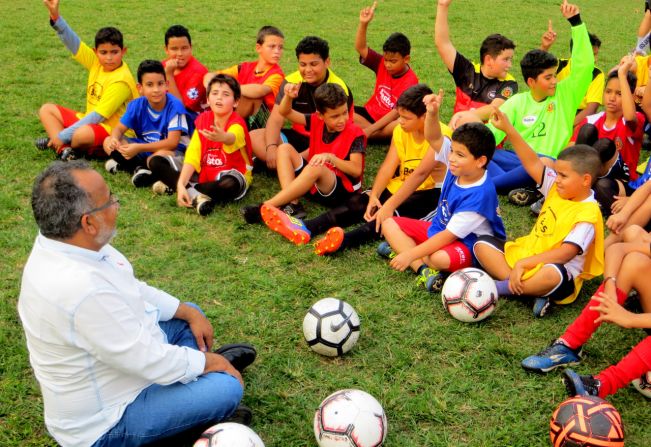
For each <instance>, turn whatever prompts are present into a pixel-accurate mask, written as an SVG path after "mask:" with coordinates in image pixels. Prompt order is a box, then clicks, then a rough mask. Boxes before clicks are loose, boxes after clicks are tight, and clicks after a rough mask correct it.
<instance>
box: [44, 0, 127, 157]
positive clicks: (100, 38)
mask: <svg viewBox="0 0 651 447" xmlns="http://www.w3.org/2000/svg"><path fill="white" fill-rule="evenodd" d="M43 3H44V4H45V7H46V8H47V9H48V11H49V12H50V25H51V26H52V28H54V30H55V31H56V32H57V34H58V36H59V38H60V39H61V41H62V42H63V44H64V45H65V46H66V48H67V49H68V50H69V51H70V52H71V53H72V55H73V58H74V59H75V60H76V61H77V62H79V63H80V64H81V65H83V66H84V68H86V69H87V70H88V81H87V89H86V112H85V113H80V112H76V111H74V110H71V109H67V108H65V107H62V106H59V105H57V104H50V103H48V104H44V105H43V106H41V109H40V110H39V112H38V115H39V119H40V120H41V123H43V127H44V128H45V132H46V133H47V138H39V139H37V140H36V142H35V144H36V147H37V148H39V149H46V148H48V147H49V148H52V149H54V150H55V151H56V153H57V154H58V155H59V157H60V158H61V159H62V160H71V159H74V158H77V157H79V156H80V154H81V153H82V152H83V153H86V154H88V155H91V156H92V155H103V154H104V151H103V150H102V142H103V141H104V139H105V138H106V137H108V136H109V134H110V132H111V129H112V128H113V126H115V125H116V124H117V123H118V121H119V119H120V116H121V115H122V114H123V113H124V111H125V109H126V106H127V103H128V102H129V101H131V100H132V99H133V98H137V97H138V90H137V89H136V83H135V81H134V80H133V76H132V75H131V72H130V71H129V67H128V66H127V64H126V63H125V62H124V61H123V60H122V57H123V56H124V54H125V53H126V52H127V49H126V48H125V47H124V44H123V39H122V33H120V31H119V30H118V29H116V28H113V27H108V28H101V29H100V30H99V31H98V32H97V34H96V35H95V48H94V49H91V48H89V47H88V46H87V45H86V44H85V43H83V42H82V41H81V40H80V39H79V36H77V34H75V32H74V31H73V30H72V29H71V28H70V26H69V25H68V24H67V23H66V21H65V20H63V17H61V16H60V15H59V0H43Z"/></svg>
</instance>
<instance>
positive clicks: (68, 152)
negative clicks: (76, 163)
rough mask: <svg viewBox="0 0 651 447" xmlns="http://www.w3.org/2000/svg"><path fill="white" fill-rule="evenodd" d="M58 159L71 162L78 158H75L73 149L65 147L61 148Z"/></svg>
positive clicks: (75, 154)
mask: <svg viewBox="0 0 651 447" xmlns="http://www.w3.org/2000/svg"><path fill="white" fill-rule="evenodd" d="M59 158H60V159H61V161H71V160H76V159H77V158H79V157H78V156H77V153H76V152H75V150H74V149H73V148H71V147H70V146H67V147H65V148H63V150H62V151H61V152H60V153H59Z"/></svg>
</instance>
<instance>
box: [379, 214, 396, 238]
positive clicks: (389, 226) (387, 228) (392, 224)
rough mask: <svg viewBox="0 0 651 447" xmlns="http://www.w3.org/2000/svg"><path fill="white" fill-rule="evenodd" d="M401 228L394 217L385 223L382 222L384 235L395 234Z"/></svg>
mask: <svg viewBox="0 0 651 447" xmlns="http://www.w3.org/2000/svg"><path fill="white" fill-rule="evenodd" d="M397 228H399V227H398V224H397V223H396V221H395V220H394V219H393V217H389V218H388V219H386V220H385V221H384V222H382V235H383V236H386V235H387V234H391V233H394V232H395V231H396V229H397Z"/></svg>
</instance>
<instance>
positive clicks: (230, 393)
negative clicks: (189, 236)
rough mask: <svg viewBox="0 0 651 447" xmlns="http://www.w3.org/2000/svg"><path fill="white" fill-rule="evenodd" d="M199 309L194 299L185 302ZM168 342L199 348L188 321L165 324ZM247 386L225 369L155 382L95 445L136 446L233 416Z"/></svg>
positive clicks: (162, 327) (109, 446)
mask: <svg viewBox="0 0 651 447" xmlns="http://www.w3.org/2000/svg"><path fill="white" fill-rule="evenodd" d="M186 304H188V305H191V306H193V307H196V308H198V307H197V306H196V305H194V304H192V303H186ZM160 327H161V329H162V330H163V332H165V335H167V340H168V343H170V344H173V345H177V346H188V347H191V348H194V349H198V347H197V342H196V340H195V338H194V335H192V331H190V327H189V326H188V324H187V323H186V322H185V321H183V320H177V319H172V320H169V321H164V322H161V323H160ZM242 393H243V389H242V386H241V385H240V382H238V381H237V379H236V378H234V377H233V376H230V375H228V374H226V373H216V372H213V373H208V374H204V375H202V376H199V377H198V378H197V380H195V381H193V382H190V383H186V384H182V383H179V382H177V383H174V384H172V385H165V386H163V385H156V384H154V385H150V386H149V387H147V388H145V389H144V390H142V392H141V393H140V394H139V395H138V397H136V400H134V401H133V402H131V403H130V404H129V405H128V406H127V408H126V410H125V411H124V414H123V415H122V418H121V419H120V421H119V422H118V423H117V424H116V425H115V426H114V427H113V428H111V429H110V430H109V431H108V432H107V433H105V434H104V435H103V436H102V437H101V438H99V439H98V440H97V441H96V442H95V443H94V444H93V447H113V446H121V447H122V446H124V447H136V446H142V445H146V444H150V443H153V442H157V441H161V440H164V439H166V438H169V437H172V436H175V435H178V434H180V433H183V432H187V431H189V430H192V429H197V430H198V432H197V433H196V434H195V435H194V436H198V435H199V434H200V433H201V431H202V429H204V428H207V427H209V426H211V425H214V424H216V423H218V422H219V421H222V420H224V419H225V418H227V417H228V416H230V415H231V414H232V413H233V412H234V411H235V409H236V408H237V406H238V404H239V403H240V400H241V399H242Z"/></svg>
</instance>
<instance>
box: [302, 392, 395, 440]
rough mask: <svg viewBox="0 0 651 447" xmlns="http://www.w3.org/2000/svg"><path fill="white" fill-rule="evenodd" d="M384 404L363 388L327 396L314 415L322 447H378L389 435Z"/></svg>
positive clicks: (317, 438) (316, 432) (315, 434)
mask: <svg viewBox="0 0 651 447" xmlns="http://www.w3.org/2000/svg"><path fill="white" fill-rule="evenodd" d="M387 428H388V425H387V417H386V415H385V414H384V409H383V408H382V405H380V403H379V402H378V401H377V400H376V399H375V398H374V397H373V396H371V395H370V394H368V393H366V392H364V391H360V390H341V391H337V392H336V393H333V394H331V395H330V396H328V397H326V398H325V399H324V401H323V402H321V405H319V408H318V409H317V410H316V413H315V414H314V436H315V437H316V442H317V443H318V444H319V447H378V446H381V445H382V443H383V442H384V439H385V438H386V436H387Z"/></svg>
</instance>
